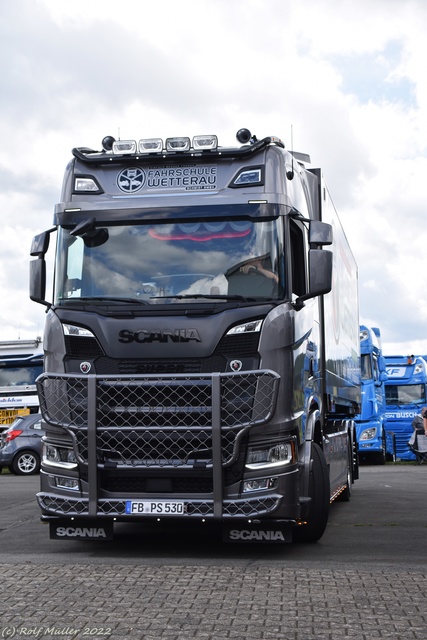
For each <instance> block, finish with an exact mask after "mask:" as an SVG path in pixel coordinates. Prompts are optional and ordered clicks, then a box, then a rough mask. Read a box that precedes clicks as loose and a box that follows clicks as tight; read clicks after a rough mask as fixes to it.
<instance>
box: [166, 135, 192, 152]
mask: <svg viewBox="0 0 427 640" xmlns="http://www.w3.org/2000/svg"><path fill="white" fill-rule="evenodd" d="M189 149H190V138H168V139H167V140H166V151H189Z"/></svg>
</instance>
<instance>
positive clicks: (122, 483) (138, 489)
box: [100, 476, 213, 494]
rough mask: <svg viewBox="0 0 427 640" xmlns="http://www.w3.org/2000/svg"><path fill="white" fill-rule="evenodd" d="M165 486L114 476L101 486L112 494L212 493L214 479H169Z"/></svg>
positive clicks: (148, 481)
mask: <svg viewBox="0 0 427 640" xmlns="http://www.w3.org/2000/svg"><path fill="white" fill-rule="evenodd" d="M161 480H165V482H164V484H162V483H161V481H160V482H159V481H156V480H153V479H152V478H139V477H126V476H123V477H122V476H112V477H107V478H101V481H100V486H101V489H102V490H104V491H108V492H110V493H126V494H131V493H139V494H141V493H146V492H147V491H150V490H152V491H153V492H154V491H155V490H156V493H158V494H160V493H168V494H171V493H173V494H175V493H191V494H194V493H212V491H213V481H212V478H197V477H195V478H175V477H172V478H167V479H163V478H162V479H161Z"/></svg>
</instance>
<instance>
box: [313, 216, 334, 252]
mask: <svg viewBox="0 0 427 640" xmlns="http://www.w3.org/2000/svg"><path fill="white" fill-rule="evenodd" d="M308 241H309V243H310V245H312V244H317V245H322V246H323V245H325V244H332V241H333V233H332V226H331V225H330V224H328V223H327V222H320V221H319V220H312V221H311V222H310V230H309V236H308Z"/></svg>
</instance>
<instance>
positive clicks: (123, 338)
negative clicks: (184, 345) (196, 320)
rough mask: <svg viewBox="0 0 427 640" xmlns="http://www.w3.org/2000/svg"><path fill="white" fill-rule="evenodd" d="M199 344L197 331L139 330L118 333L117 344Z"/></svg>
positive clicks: (124, 330)
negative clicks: (193, 342)
mask: <svg viewBox="0 0 427 640" xmlns="http://www.w3.org/2000/svg"><path fill="white" fill-rule="evenodd" d="M191 340H194V341H195V342H201V341H202V340H201V338H200V336H199V333H198V331H197V329H140V330H139V331H130V330H128V329H123V330H122V331H120V332H119V342H123V343H124V344H129V343H131V342H139V343H141V344H142V343H147V342H148V343H151V342H190V341H191Z"/></svg>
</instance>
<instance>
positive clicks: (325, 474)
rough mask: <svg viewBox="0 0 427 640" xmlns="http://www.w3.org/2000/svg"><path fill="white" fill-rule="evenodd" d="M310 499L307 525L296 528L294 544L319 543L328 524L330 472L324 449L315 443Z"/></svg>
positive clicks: (312, 458)
mask: <svg viewBox="0 0 427 640" xmlns="http://www.w3.org/2000/svg"><path fill="white" fill-rule="evenodd" d="M309 497H310V504H309V508H308V517H307V524H304V525H301V526H298V527H295V528H294V530H293V541H294V542H317V541H318V540H320V538H321V537H322V536H323V534H324V532H325V529H326V525H327V523H328V517H329V499H330V484H329V471H328V466H327V464H326V460H325V456H324V455H323V451H322V449H321V448H320V447H319V445H318V444H316V443H314V442H313V445H312V452H311V470H310V479H309Z"/></svg>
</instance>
